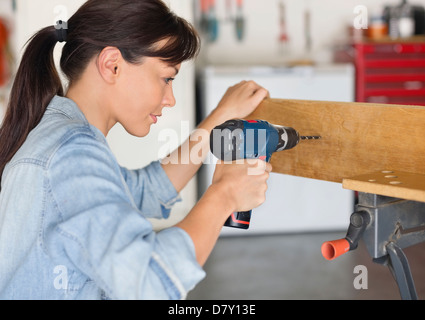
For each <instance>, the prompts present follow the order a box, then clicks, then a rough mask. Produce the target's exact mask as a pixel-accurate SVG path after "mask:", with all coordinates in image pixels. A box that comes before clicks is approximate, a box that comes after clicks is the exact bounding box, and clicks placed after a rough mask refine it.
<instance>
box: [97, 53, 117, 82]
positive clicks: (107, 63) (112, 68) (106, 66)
mask: <svg viewBox="0 0 425 320" xmlns="http://www.w3.org/2000/svg"><path fill="white" fill-rule="evenodd" d="M122 61H123V59H122V55H121V51H120V50H119V49H118V48H116V47H106V48H104V49H103V50H102V51H101V52H100V54H99V56H98V58H97V69H98V70H99V74H100V76H101V77H102V78H103V79H104V80H105V82H107V83H109V84H113V83H115V81H116V79H117V76H118V75H119V71H120V64H121V62H122Z"/></svg>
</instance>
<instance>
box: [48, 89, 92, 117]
mask: <svg viewBox="0 0 425 320" xmlns="http://www.w3.org/2000/svg"><path fill="white" fill-rule="evenodd" d="M46 112H47V113H58V112H59V113H61V114H64V115H65V116H67V117H68V118H70V119H73V120H81V121H84V122H85V123H88V121H87V119H86V117H85V116H84V113H83V112H82V111H81V110H80V108H78V106H77V104H76V103H75V102H74V101H72V100H71V99H68V98H65V97H60V96H54V97H53V99H52V101H51V102H50V103H49V105H48V106H47V109H46Z"/></svg>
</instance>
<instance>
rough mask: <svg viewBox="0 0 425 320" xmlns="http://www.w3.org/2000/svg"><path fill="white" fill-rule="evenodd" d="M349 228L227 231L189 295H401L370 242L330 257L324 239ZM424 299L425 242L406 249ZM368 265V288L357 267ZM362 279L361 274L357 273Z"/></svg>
mask: <svg viewBox="0 0 425 320" xmlns="http://www.w3.org/2000/svg"><path fill="white" fill-rule="evenodd" d="M344 236H345V232H343V231H341V232H334V233H316V234H293V235H290V234H286V235H267V236H252V237H230V236H229V237H222V238H220V239H219V241H218V243H217V245H216V247H215V249H214V251H213V253H212V254H211V256H210V258H209V260H208V261H207V263H206V265H205V270H206V272H207V276H206V278H205V279H204V280H203V281H202V282H201V283H200V284H199V285H198V286H197V287H196V288H195V289H194V290H193V291H192V292H190V293H189V296H188V299H189V300H191V299H206V300H208V299H248V300H249V299H271V300H276V299H278V300H280V299H317V300H319V299H320V300H322V299H343V300H345V299H353V300H354V299H364V300H370V299H397V300H398V299H400V294H399V291H398V287H397V285H396V282H395V280H394V278H393V277H392V275H391V273H390V271H389V269H388V268H387V267H385V266H382V265H379V264H376V263H373V262H372V259H371V258H370V256H369V254H368V252H367V250H366V248H365V245H364V243H363V242H361V243H360V245H359V248H358V249H357V250H355V251H351V252H348V253H347V254H345V255H343V256H341V257H339V258H337V259H335V260H333V261H327V260H325V259H324V258H323V257H322V255H321V252H320V247H321V244H322V243H323V242H324V241H327V240H334V239H338V238H341V237H344ZM404 252H405V254H406V256H407V258H408V259H409V264H410V267H411V270H412V274H413V278H414V281H415V285H416V291H417V294H418V296H419V299H425V243H424V244H419V245H416V246H413V247H410V248H406V249H405V250H404ZM358 265H363V266H365V267H366V271H367V279H365V278H363V279H364V280H367V281H365V282H364V283H362V284H367V289H356V288H355V287H354V281H355V279H356V277H358V276H359V275H362V276H363V275H365V273H361V274H360V273H354V268H355V267H356V266H358ZM357 280H358V278H357Z"/></svg>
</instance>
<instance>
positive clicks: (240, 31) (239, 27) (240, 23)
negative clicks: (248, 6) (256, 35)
mask: <svg viewBox="0 0 425 320" xmlns="http://www.w3.org/2000/svg"><path fill="white" fill-rule="evenodd" d="M236 8H237V10H236V17H235V25H236V37H237V39H238V40H239V41H242V39H243V37H244V31H245V19H244V16H243V0H236Z"/></svg>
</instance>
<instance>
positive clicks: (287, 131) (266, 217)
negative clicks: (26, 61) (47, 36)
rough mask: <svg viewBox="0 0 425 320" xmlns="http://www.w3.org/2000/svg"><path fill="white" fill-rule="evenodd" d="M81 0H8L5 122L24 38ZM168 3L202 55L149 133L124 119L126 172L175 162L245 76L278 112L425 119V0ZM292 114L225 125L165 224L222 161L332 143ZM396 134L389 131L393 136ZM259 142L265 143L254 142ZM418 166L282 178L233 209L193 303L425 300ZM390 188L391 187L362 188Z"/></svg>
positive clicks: (182, 211) (0, 25) (116, 136)
mask: <svg viewBox="0 0 425 320" xmlns="http://www.w3.org/2000/svg"><path fill="white" fill-rule="evenodd" d="M40 2H42V4H40ZM83 2H84V0H67V1H61V0H42V1H34V0H0V121H1V119H2V117H3V115H4V112H5V108H6V105H7V101H8V96H9V92H10V88H11V85H12V81H13V78H14V72H15V71H16V67H17V65H18V64H19V59H20V56H21V55H22V52H23V51H22V49H23V48H24V46H25V43H26V41H27V40H28V39H29V38H30V37H31V35H32V34H34V32H36V31H37V30H39V29H41V28H42V27H44V26H46V25H49V24H50V25H53V24H54V23H55V21H58V20H63V21H66V20H67V18H69V17H70V16H71V15H72V14H73V12H75V11H76V10H77V9H78V7H79V6H80V5H81V4H82V3H83ZM164 2H166V3H167V4H168V5H169V6H170V7H171V8H172V9H173V10H174V11H175V12H176V13H177V14H178V15H180V16H183V17H184V18H186V19H187V20H188V21H190V22H191V23H193V24H194V25H195V27H196V29H197V30H198V32H199V34H200V36H201V39H202V49H201V51H200V54H199V56H198V57H197V59H196V60H195V61H190V62H186V63H184V64H183V66H182V69H181V71H180V72H179V74H178V77H177V79H176V81H175V82H174V83H173V86H174V94H175V97H176V101H177V103H176V106H175V107H174V108H171V109H169V110H167V111H166V114H165V115H164V117H163V118H162V119H161V121H160V122H159V123H158V124H157V125H156V126H155V127H153V128H152V130H151V133H150V134H149V136H147V137H145V138H143V139H139V138H135V137H132V136H130V135H128V134H127V133H126V132H125V130H124V129H123V128H122V127H121V126H120V125H119V124H117V125H116V126H115V127H114V128H113V129H112V130H111V132H110V133H109V135H108V137H107V139H108V143H109V144H110V147H111V149H112V150H113V152H114V153H115V155H116V157H117V159H118V161H119V163H120V164H121V165H123V166H126V167H127V168H130V169H132V168H139V167H142V166H145V165H147V164H149V163H150V162H151V161H153V160H157V159H159V158H162V157H165V156H166V155H167V154H168V153H169V152H170V151H172V150H170V149H172V148H173V147H175V146H176V145H175V144H176V143H181V142H183V141H184V140H185V139H186V138H187V137H188V136H189V134H190V133H191V132H192V131H193V130H194V129H195V128H196V125H197V124H198V123H199V122H200V121H201V120H202V119H203V118H204V117H206V116H207V115H208V114H209V113H210V112H212V110H213V109H214V108H215V107H216V106H217V104H218V103H219V101H220V99H221V97H222V96H223V94H224V93H225V91H226V90H227V88H228V87H230V86H232V85H234V84H236V83H238V82H240V81H241V80H254V81H255V82H257V83H258V84H260V85H261V86H263V87H264V88H266V89H267V90H268V91H269V93H270V98H272V99H276V101H277V102H276V104H277V106H276V108H279V106H278V104H285V101H297V103H301V104H302V101H304V100H306V101H309V103H310V102H311V103H310V105H311V106H312V108H313V107H315V106H316V104H315V103H313V102H312V101H315V102H317V110H319V102H320V105H324V104H326V102H329V104H330V105H335V106H338V104H337V103H343V104H344V107H345V106H352V107H353V108H355V106H356V105H357V103H359V104H362V106H363V105H367V106H368V105H370V106H371V107H373V106H375V105H380V106H381V105H386V106H392V105H400V106H405V107H406V109H402V108H401V109H400V110H402V111H403V110H405V111H406V112H407V111H409V110H411V109H410V108H414V109H415V111H417V112H418V113H419V112H421V111H422V110H425V109H423V108H425V0H407V1H406V0H373V1H364V2H360V1H358V0H344V1H340V0H297V1H294V0H265V1H258V0H164ZM330 9H332V10H330ZM61 46H62V44H58V45H57V47H56V49H55V50H56V53H57V54H59V53H60V50H61ZM300 101H301V102H300ZM331 102H332V103H336V104H331ZM315 108H316V107H315ZM344 110H345V109H344ZM384 110H385V109H384ZM402 111H400V112H402ZM318 112H319V111H318ZM337 112H339V111H337V110H336V109H335V113H337ZM384 112H385V111H384ZM350 114H351V113H349V112H345V111H344V112H342V111H341V117H340V118H341V119H339V120H340V122H341V123H342V122H344V121H346V120H347V121H348V120H352V119H348V118H346V119H345V118H344V116H347V117H348V116H349V115H350ZM281 119H285V114H283V113H282V114H281V115H279V117H271V119H258V118H254V119H244V120H242V119H236V120H232V121H229V122H226V123H224V124H223V125H221V126H220V127H217V128H216V129H217V130H218V131H219V132H218V135H217V136H214V135H213V133H214V132H213V133H212V134H211V137H210V139H211V152H210V155H209V156H208V157H207V159H206V160H205V161H204V164H203V165H202V168H201V170H200V171H199V173H198V174H197V175H196V177H194V178H193V179H192V181H191V182H190V183H189V184H188V186H187V187H186V188H185V189H184V190H183V191H182V192H181V198H182V201H181V202H179V203H178V204H176V206H175V207H174V208H173V209H172V213H171V217H170V219H167V220H163V221H156V220H152V223H153V224H154V226H155V228H156V229H158V230H161V229H163V228H167V227H168V226H172V225H174V224H175V223H177V222H178V221H180V220H181V219H182V218H183V217H184V216H185V215H186V214H187V213H188V212H189V211H190V209H191V208H192V207H193V205H194V204H195V203H196V202H197V201H198V199H199V198H200V197H201V196H202V194H203V193H204V192H205V190H206V189H207V188H208V186H209V185H210V184H211V180H212V176H213V173H214V168H215V163H216V161H217V159H223V160H224V159H227V160H229V159H230V160H237V159H241V158H261V159H264V160H266V161H272V163H273V160H275V159H279V160H275V161H279V164H280V163H284V162H285V156H286V155H288V159H289V156H290V155H291V154H292V153H295V152H300V153H299V154H303V153H302V152H304V151H302V150H306V149H309V148H310V150H320V148H321V146H322V145H326V144H327V137H328V135H327V134H328V132H327V131H326V130H325V129H324V128H325V127H326V123H321V124H320V126H317V127H314V128H313V127H310V128H307V127H295V126H293V125H292V124H291V123H285V120H281ZM287 119H288V122H290V121H289V119H290V118H289V115H288V118H287ZM382 119H385V116H383V118H382ZM400 119H403V120H404V121H407V122H409V119H408V118H400ZM424 119H425V118H424ZM373 120H376V121H377V120H378V118H376V119H373ZM316 121H317V122H321V121H325V120H324V117H317V119H316ZM295 123H296V122H295ZM375 125H376V124H375ZM424 125H425V123H424ZM405 126H406V127H408V125H407V124H406V125H405ZM316 128H323V130H322V132H320V130H319V129H316ZM383 129H385V128H383ZM377 130H378V129H377ZM397 131H398V128H397V127H395V128H392V132H393V137H392V138H393V139H394V140H397V139H398V132H397ZM412 131H413V132H411V133H410V134H411V135H415V134H418V132H420V131H417V130H412ZM223 132H226V134H228V136H226V135H225V134H223ZM260 132H266V136H264V137H260ZM250 134H252V136H253V137H255V139H254V141H255V143H252V144H249V143H248V136H249V135H250ZM334 134H335V135H337V133H334ZM407 135H408V134H406V136H407ZM172 137H178V139H177V140H178V141H175V140H176V139H172ZM422 140H423V139H422ZM215 143H217V144H218V145H219V146H218V147H215ZM339 143H342V142H339ZM378 143H379V140H378ZM353 145H356V146H359V145H358V144H353ZM378 147H379V146H377V149H379V148H378ZM315 148H317V149H315ZM359 148H361V145H360V146H359ZM226 150H227V151H229V150H230V153H226ZM418 150H421V149H420V148H419V147H418ZM291 152H292V153H291ZM335 152H337V151H335ZM351 152H352V153H353V154H355V153H356V152H357V151H356V150H355V149H353V150H351ZM413 152H414V150H412V153H413ZM297 154H298V153H297ZM309 155H310V157H311V159H310V160H311V161H310V162H311V163H312V166H313V162H315V159H314V157H317V158H320V157H321V155H320V152H318V153H317V154H315V155H311V154H309ZM417 156H418V157H420V155H417ZM278 157H279V158H278ZM305 160H308V159H305ZM328 160H329V161H328V162H329V163H332V161H331V160H332V159H328ZM288 161H289V160H288ZM376 161H377V162H379V161H380V160H379V155H378V157H377V160H376ZM276 163H278V162H276ZM295 164H296V162H295ZM302 165H303V166H304V167H308V166H309V163H308V161H305V162H303V164H302ZM403 169H405V168H401V169H400V170H401V171H403ZM335 170H336V169H335ZM421 170H422V171H421ZM318 171H320V168H319V169H318ZM408 171H409V172H407V173H400V174H398V171H396V172H394V169H392V168H388V166H386V167H383V168H382V169H381V171H380V172H378V173H377V174H376V176H374V177H370V176H369V177H367V178H363V177H361V178H358V179H352V180H346V181H344V183H343V182H342V180H341V181H331V180H332V179H329V180H326V179H316V178H312V177H306V176H297V175H295V174H285V173H281V172H272V173H271V175H270V179H269V183H268V190H267V195H266V201H265V202H264V203H263V204H262V205H261V206H260V207H257V208H255V209H253V210H251V211H248V212H240V213H235V214H234V215H232V216H231V217H229V220H228V221H227V222H226V225H225V226H223V229H222V233H221V236H220V238H219V240H218V242H217V245H216V247H215V248H214V250H213V252H212V254H211V256H210V258H209V259H208V261H207V263H206V265H205V271H206V277H205V279H204V280H203V281H202V282H201V283H200V284H199V285H198V286H197V287H196V288H195V289H194V290H193V291H191V292H190V293H189V295H188V299H189V300H198V299H201V300H214V299H221V300H222V299H224V300H225V299H238V300H244V299H270V300H281V299H288V300H291V299H309V300H310V299H311V300H331V299H337V300H375V299H378V300H382V299H384V300H386V299H388V300H393V299H394V300H399V299H425V218H424V214H425V212H424V211H425V196H424V195H423V194H422V193H424V190H425V182H422V181H425V180H421V178H422V179H425V176H424V175H423V174H425V170H424V168H418V171H414V172H413V173H412V171H413V169H410V167H409V170H408ZM294 172H298V171H297V168H295V169H294ZM353 172H354V170H353ZM364 173H365V174H366V173H368V172H364ZM378 174H379V175H378ZM403 174H404V175H403ZM397 175H399V176H400V177H402V178H404V179H406V181H407V180H409V181H412V184H413V185H414V187H412V188H409V187H408V189H410V190H408V191H412V192H410V193H412V194H413V193H414V195H413V196H412V197H410V196H409V194H410V193H409V192H408V191H406V192H404V191H400V185H401V187H403V182H404V181H403V182H400V181H398V180H397V178H398V177H397ZM352 176H355V174H353V175H352ZM352 176H346V177H344V178H351V177H352ZM365 179H366V180H365ZM380 179H381V180H387V181H389V184H390V185H389V187H388V186H386V187H385V188H384V187H382V188H378V187H375V188H372V189H368V186H366V187H364V186H365V185H366V184H367V185H368V184H371V183H375V182H376V181H378V180H379V181H380ZM354 180H355V181H354ZM372 180H373V181H372ZM353 181H354V182H353ZM359 181H360V182H362V183H360V182H359ZM379 181H378V182H379ZM396 188H399V189H396ZM387 189H388V190H389V191H388V192H387ZM413 189H414V190H413ZM365 190H366V191H365ZM370 190H372V191H370ZM382 190H384V191H382ZM394 190H395V191H394ZM393 191H394V192H395V193H394V192H393ZM413 191H414V192H413ZM405 195H406V196H405ZM0 258H1V257H0Z"/></svg>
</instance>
